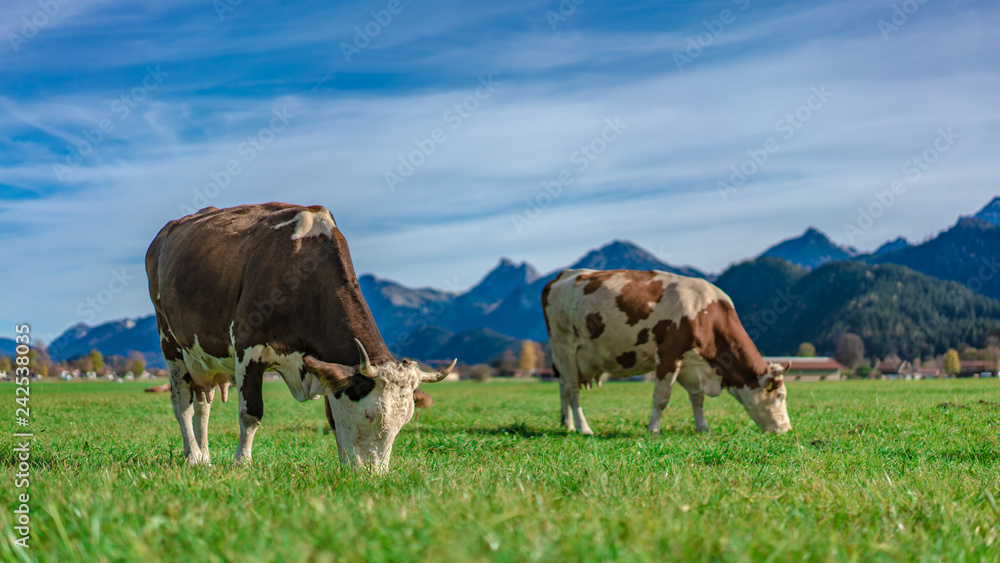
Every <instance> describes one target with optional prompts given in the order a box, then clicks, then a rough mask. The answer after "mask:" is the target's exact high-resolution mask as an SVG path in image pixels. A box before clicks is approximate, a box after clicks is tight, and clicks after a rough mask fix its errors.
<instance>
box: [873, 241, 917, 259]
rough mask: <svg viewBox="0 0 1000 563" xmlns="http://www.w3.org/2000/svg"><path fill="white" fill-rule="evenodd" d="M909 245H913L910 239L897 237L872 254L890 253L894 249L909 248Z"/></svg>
mask: <svg viewBox="0 0 1000 563" xmlns="http://www.w3.org/2000/svg"><path fill="white" fill-rule="evenodd" d="M909 246H911V245H910V241H908V240H906V238H905V237H896V238H894V239H892V240H890V241H888V242H886V243H885V244H883V245H882V246H880V247H878V248H876V249H875V251H874V252H872V254H875V255H881V254H888V253H890V252H892V251H894V250H900V249H903V248H907V247H909Z"/></svg>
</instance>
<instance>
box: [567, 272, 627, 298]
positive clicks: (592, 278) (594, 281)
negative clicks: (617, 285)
mask: <svg viewBox="0 0 1000 563" xmlns="http://www.w3.org/2000/svg"><path fill="white" fill-rule="evenodd" d="M624 271H625V270H604V271H600V272H591V273H589V274H580V275H579V276H577V277H576V281H577V283H579V282H587V285H585V286H583V294H584V295H590V294H591V293H593V292H595V291H597V290H598V289H600V287H601V286H602V285H604V282H605V281H607V280H608V279H610V278H612V277H613V276H614V275H615V274H618V273H620V272H624Z"/></svg>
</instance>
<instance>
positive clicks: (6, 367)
mask: <svg viewBox="0 0 1000 563" xmlns="http://www.w3.org/2000/svg"><path fill="white" fill-rule="evenodd" d="M10 370H11V364H10V356H4V357H2V358H0V371H2V372H4V373H7V374H10V373H11V371H10Z"/></svg>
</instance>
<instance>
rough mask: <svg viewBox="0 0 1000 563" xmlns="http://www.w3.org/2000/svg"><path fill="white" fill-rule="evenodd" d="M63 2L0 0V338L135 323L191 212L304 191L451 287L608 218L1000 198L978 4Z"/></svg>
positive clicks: (686, 240)
mask: <svg viewBox="0 0 1000 563" xmlns="http://www.w3.org/2000/svg"><path fill="white" fill-rule="evenodd" d="M62 1H63V2H65V4H61V3H60V2H59V1H58V0H50V4H51V5H49V4H46V2H45V1H44V0H43V1H42V2H38V1H37V0H34V1H19V0H15V1H12V2H11V1H8V2H5V3H4V4H3V6H2V7H0V77H2V78H0V260H2V261H3V264H4V270H3V272H4V275H3V276H2V279H0V295H3V305H2V308H0V334H10V333H12V332H13V325H14V323H20V322H29V323H32V324H33V326H34V331H35V333H36V334H37V335H39V336H42V337H44V338H46V339H51V338H52V337H54V336H55V335H57V334H58V333H59V332H61V331H62V330H63V329H64V328H65V327H67V326H68V325H71V324H74V323H76V322H80V321H84V322H91V323H93V322H100V321H103V320H107V319H112V318H120V317H125V316H136V315H142V314H147V313H150V312H151V311H152V306H151V304H150V303H149V297H148V294H147V291H146V280H145V273H144V270H143V265H142V260H143V256H144V253H145V250H146V248H147V246H148V244H149V242H150V241H151V240H152V238H153V236H154V235H155V234H156V232H157V231H158V230H159V229H160V227H162V226H163V224H164V223H166V222H167V221H169V220H170V219H173V218H176V217H179V216H181V215H183V214H184V212H185V210H187V209H192V208H197V207H200V206H202V205H204V204H206V203H207V204H210V205H214V206H216V207H223V206H229V205H236V204H241V203H248V202H263V201H273V200H278V201H289V202H294V203H301V204H305V205H310V204H321V205H325V206H327V207H328V208H330V209H331V211H332V212H333V214H334V216H335V217H336V219H337V222H338V225H339V226H340V228H341V229H342V230H343V231H344V233H345V234H346V236H347V237H348V241H349V243H350V244H351V250H352V253H353V257H354V264H355V267H356V269H357V270H358V272H359V273H363V272H371V273H375V274H376V275H378V276H381V277H387V278H391V279H395V280H397V281H400V282H402V283H405V284H407V285H411V286H433V287H439V288H450V289H461V288H466V287H469V286H471V285H472V284H474V283H475V282H476V281H477V280H478V279H479V278H480V277H481V276H482V275H483V274H484V273H485V272H486V271H487V270H488V269H489V268H490V267H492V266H493V265H494V264H495V263H496V261H497V260H498V259H499V258H500V257H501V256H509V257H511V258H514V259H515V260H528V261H530V262H531V263H533V264H534V265H535V266H537V267H538V268H539V269H540V270H543V271H548V270H552V269H555V268H558V267H560V266H564V265H566V264H568V263H570V262H572V261H573V260H575V259H576V258H577V257H579V256H580V255H582V254H584V253H585V252H586V251H587V250H588V249H590V248H594V247H597V246H600V245H602V244H604V243H606V242H609V241H610V240H612V239H616V238H622V239H630V240H633V241H635V242H637V243H638V244H640V245H642V246H645V247H646V248H648V249H650V250H653V251H654V252H656V253H658V254H659V255H660V256H661V258H663V259H665V260H666V261H668V262H671V263H675V264H691V265H694V266H696V267H699V268H701V269H704V270H708V271H716V272H717V271H720V270H722V269H724V268H725V267H726V265H727V264H729V263H732V262H734V261H737V260H739V259H742V258H745V257H749V256H753V255H756V254H758V253H759V252H760V251H762V250H763V249H764V248H765V247H767V246H769V245H771V244H773V243H774V242H776V241H778V240H780V239H784V238H788V237H791V236H794V235H797V234H799V233H801V232H802V231H803V230H804V229H805V228H806V227H808V226H810V225H814V226H816V227H818V228H820V229H821V230H823V231H825V232H826V233H828V234H829V235H830V236H831V237H832V238H834V239H835V240H837V241H838V242H841V243H850V244H853V245H855V246H857V247H859V248H861V249H872V248H875V247H876V246H878V245H879V244H881V243H882V242H884V241H885V240H887V239H890V238H894V237H896V236H899V235H903V236H906V237H908V238H910V239H911V240H921V239H923V238H926V237H927V236H929V235H931V234H933V233H935V232H937V231H939V230H941V229H943V228H946V227H948V226H949V225H951V224H953V223H954V221H955V219H956V218H957V216H958V215H960V214H970V213H973V212H975V211H976V210H977V209H978V208H979V207H981V206H982V205H984V204H985V203H987V202H988V201H989V200H990V199H991V198H992V197H993V196H994V195H996V194H997V192H998V191H1000V190H998V187H1000V186H998V183H997V178H998V177H1000V159H998V158H997V154H998V149H1000V105H998V104H997V99H998V98H997V96H998V92H1000V73H998V72H997V69H1000V49H998V47H1000V37H998V36H997V34H996V29H998V28H1000V6H998V5H997V3H995V2H987V1H978V2H977V1H970V0H927V1H926V2H925V3H924V4H920V3H919V2H918V1H917V0H908V1H907V2H898V1H897V2H890V1H881V0H874V1H873V0H863V1H860V0H859V1H839V2H823V1H817V2H769V3H764V2H759V1H756V0H735V1H730V0H725V1H717V2H615V3H603V2H596V1H594V0H586V1H583V2H580V4H579V5H576V4H574V3H573V2H572V0H565V1H564V2H562V3H560V2H557V1H548V2H541V1H526V0H525V1H519V0H512V1H509V2H504V3H497V5H492V3H482V5H480V4H478V3H477V4H473V3H461V2H436V1H422V0H415V1H408V0H400V1H399V2H389V1H388V0H376V1H366V2H343V3H336V4H337V5H336V6H335V7H332V6H329V5H328V4H330V3H327V2H311V3H309V2H295V3H285V4H282V5H274V4H271V3H268V5H263V6H261V5H260V3H250V2H241V3H239V4H238V5H233V3H235V0H218V1H216V2H214V3H213V2H211V1H208V0H198V1H182V0H175V1H172V2H165V3H149V2H139V1H127V0H118V1H114V2H112V1H106V0H62ZM487 4H489V5H487ZM46 8H47V9H48V11H49V13H46V12H45V9H46ZM393 12H395V13H393ZM880 21H881V22H882V23H881V24H880ZM366 29H367V32H366ZM358 30H360V33H359V31H358ZM102 128H103V130H102ZM415 151H416V152H415ZM915 156H916V157H917V158H918V160H919V162H916V161H914V157H915ZM401 159H402V160H403V161H409V162H408V163H407V164H405V165H401V164H400V161H401ZM925 160H926V162H925ZM401 166H402V167H401ZM227 167H229V168H230V170H229V171H227ZM740 168H742V169H743V171H744V172H745V173H741V172H734V170H739V169H740ZM916 172H919V175H918V174H916ZM393 175H395V176H393ZM227 176H228V177H227ZM399 180H401V181H399ZM894 181H898V182H899V183H898V184H896V187H897V190H898V191H899V192H900V193H899V194H898V195H895V196H893V198H892V201H891V202H889V200H888V199H887V196H885V195H884V194H883V196H882V200H883V202H882V203H886V202H888V203H887V204H886V205H884V206H883V209H882V210H881V213H878V211H879V208H878V207H879V204H878V197H877V195H876V193H877V192H886V191H888V190H890V187H891V186H893V182H894ZM213 182H214V184H213ZM223 184H224V185H223ZM737 184H738V185H737ZM546 186H547V188H546ZM873 206H874V207H873ZM859 208H862V209H866V210H874V211H875V212H876V213H877V215H878V217H877V218H874V219H873V220H871V221H868V220H866V219H863V218H862V219H859ZM846 225H854V226H858V225H861V227H863V228H859V229H857V230H852V229H849V228H847V227H845V226H846ZM98 296H103V297H105V298H106V297H107V296H111V297H112V299H110V303H108V304H107V305H106V306H102V308H101V311H93V310H91V308H89V307H81V304H82V303H86V300H87V299H88V298H91V299H93V298H97V297H98ZM4 326H7V327H9V329H5V328H3V327H4Z"/></svg>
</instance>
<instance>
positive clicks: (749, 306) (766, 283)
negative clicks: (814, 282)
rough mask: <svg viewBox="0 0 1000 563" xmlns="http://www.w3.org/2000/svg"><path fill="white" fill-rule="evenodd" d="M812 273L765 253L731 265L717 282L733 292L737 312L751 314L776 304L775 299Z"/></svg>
mask: <svg viewBox="0 0 1000 563" xmlns="http://www.w3.org/2000/svg"><path fill="white" fill-rule="evenodd" d="M808 273H809V270H807V269H805V268H802V267H800V266H796V265H795V264H792V263H791V262H789V261H788V260H784V259H782V258H774V257H771V256H765V257H763V258H756V259H754V260H747V261H745V262H741V263H739V264H736V265H734V266H731V267H730V268H729V269H728V270H726V271H725V272H723V273H722V274H721V275H719V278H718V279H717V280H715V285H717V286H718V287H719V289H721V290H722V291H725V292H726V293H727V294H728V295H729V297H730V299H732V300H733V305H734V306H735V307H736V311H737V312H739V313H740V314H743V313H744V312H746V313H748V314H749V313H754V312H757V311H763V310H765V309H767V308H770V307H773V305H774V300H775V299H781V294H782V293H783V294H785V295H787V293H788V291H789V290H790V289H791V288H792V286H794V285H795V284H796V283H798V281H799V280H800V279H802V278H803V277H805V276H806V274H808Z"/></svg>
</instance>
